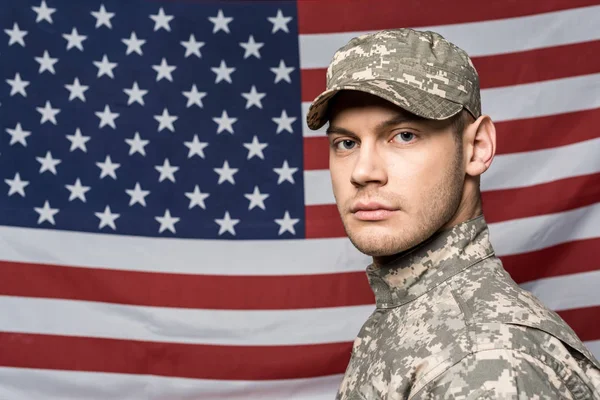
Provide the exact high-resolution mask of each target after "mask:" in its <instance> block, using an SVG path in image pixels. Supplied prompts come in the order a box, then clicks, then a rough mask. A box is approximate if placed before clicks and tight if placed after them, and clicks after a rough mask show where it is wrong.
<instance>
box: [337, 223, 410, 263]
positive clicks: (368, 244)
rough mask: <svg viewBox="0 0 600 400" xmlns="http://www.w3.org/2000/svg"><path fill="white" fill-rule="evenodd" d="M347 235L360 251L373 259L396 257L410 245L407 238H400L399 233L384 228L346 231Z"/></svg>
mask: <svg viewBox="0 0 600 400" xmlns="http://www.w3.org/2000/svg"><path fill="white" fill-rule="evenodd" d="M346 233H347V235H348V238H349V239H350V242H352V244H353V245H354V247H356V249H357V250H358V251H360V252H361V253H363V254H365V255H368V256H371V257H382V256H389V255H394V254H396V253H399V252H401V251H403V250H405V248H404V247H405V246H406V245H408V243H405V242H406V239H405V238H403V237H398V234H399V232H398V231H396V232H393V233H392V232H390V231H389V230H388V229H385V228H384V227H377V228H375V229H373V228H368V229H367V228H365V229H357V230H350V231H349V230H346ZM394 233H395V235H394Z"/></svg>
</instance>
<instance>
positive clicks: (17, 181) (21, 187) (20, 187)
mask: <svg viewBox="0 0 600 400" xmlns="http://www.w3.org/2000/svg"><path fill="white" fill-rule="evenodd" d="M4 182H6V184H7V185H8V186H10V188H9V189H8V195H9V196H12V195H13V194H15V193H18V194H20V195H21V197H25V187H26V186H27V185H29V181H22V180H21V175H19V173H18V172H17V173H16V174H15V177H14V178H13V179H5V180H4Z"/></svg>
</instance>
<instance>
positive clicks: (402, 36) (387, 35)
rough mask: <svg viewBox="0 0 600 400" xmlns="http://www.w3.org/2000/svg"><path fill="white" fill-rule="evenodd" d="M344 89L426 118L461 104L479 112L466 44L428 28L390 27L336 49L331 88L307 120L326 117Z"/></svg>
mask: <svg viewBox="0 0 600 400" xmlns="http://www.w3.org/2000/svg"><path fill="white" fill-rule="evenodd" d="M340 90H358V91H362V92H367V93H371V94H373V95H376V96H379V97H382V98H383V99H385V100H388V101H390V102H392V103H394V104H396V105H397V106H399V107H402V108H404V109H405V110H408V111H409V112H412V113H413V114H416V115H419V116H421V117H424V118H428V119H446V118H449V117H451V116H453V115H455V114H457V113H458V112H459V111H461V110H462V109H463V107H464V108H465V109H466V110H468V111H469V112H470V113H471V114H472V115H473V117H474V118H475V119H477V118H478V117H479V116H480V115H481V99H480V93H479V77H478V74H477V71H476V70H475V67H474V66H473V63H472V62H471V59H470V58H469V56H468V55H467V53H465V52H464V51H463V50H462V49H460V48H459V47H457V46H455V45H454V44H452V43H450V42H449V41H447V40H446V39H444V38H443V37H442V36H441V35H439V34H438V33H435V32H430V31H416V30H413V29H392V30H384V31H380V32H376V33H372V34H366V35H362V36H358V37H355V38H353V39H352V40H350V41H349V42H348V43H347V44H346V45H345V46H343V47H342V48H340V49H338V50H337V52H336V53H335V55H334V56H333V60H332V61H331V63H330V64H329V67H328V69H327V89H326V91H325V92H323V93H322V94H320V95H319V96H318V97H317V98H316V99H315V100H314V101H313V103H312V104H311V107H310V109H309V111H308V115H307V123H308V126H309V127H310V128H311V129H319V128H320V127H321V126H323V125H324V124H325V123H326V122H327V105H328V103H329V101H330V100H331V98H332V97H333V96H334V95H335V94H336V93H337V92H338V91H340Z"/></svg>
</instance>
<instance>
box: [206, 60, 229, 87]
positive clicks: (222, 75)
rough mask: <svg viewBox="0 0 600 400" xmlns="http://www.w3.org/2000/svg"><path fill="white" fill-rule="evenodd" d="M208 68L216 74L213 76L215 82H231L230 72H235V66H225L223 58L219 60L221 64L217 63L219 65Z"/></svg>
mask: <svg viewBox="0 0 600 400" xmlns="http://www.w3.org/2000/svg"><path fill="white" fill-rule="evenodd" d="M210 70H211V71H212V72H214V73H215V74H217V76H216V78H215V83H219V82H221V81H225V82H229V83H232V80H231V74H232V73H234V72H235V68H234V67H231V68H229V67H227V64H226V63H225V60H221V64H220V65H219V67H212V68H211V69H210Z"/></svg>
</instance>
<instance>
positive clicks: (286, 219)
mask: <svg viewBox="0 0 600 400" xmlns="http://www.w3.org/2000/svg"><path fill="white" fill-rule="evenodd" d="M299 221H300V219H299V218H291V217H290V213H289V212H287V210H286V212H285V214H284V215H283V218H282V219H276V220H275V222H276V223H277V224H278V225H279V233H278V235H281V234H283V233H284V232H290V233H291V234H292V235H295V234H296V230H295V229H294V225H296V224H297V223H298V222H299Z"/></svg>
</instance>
